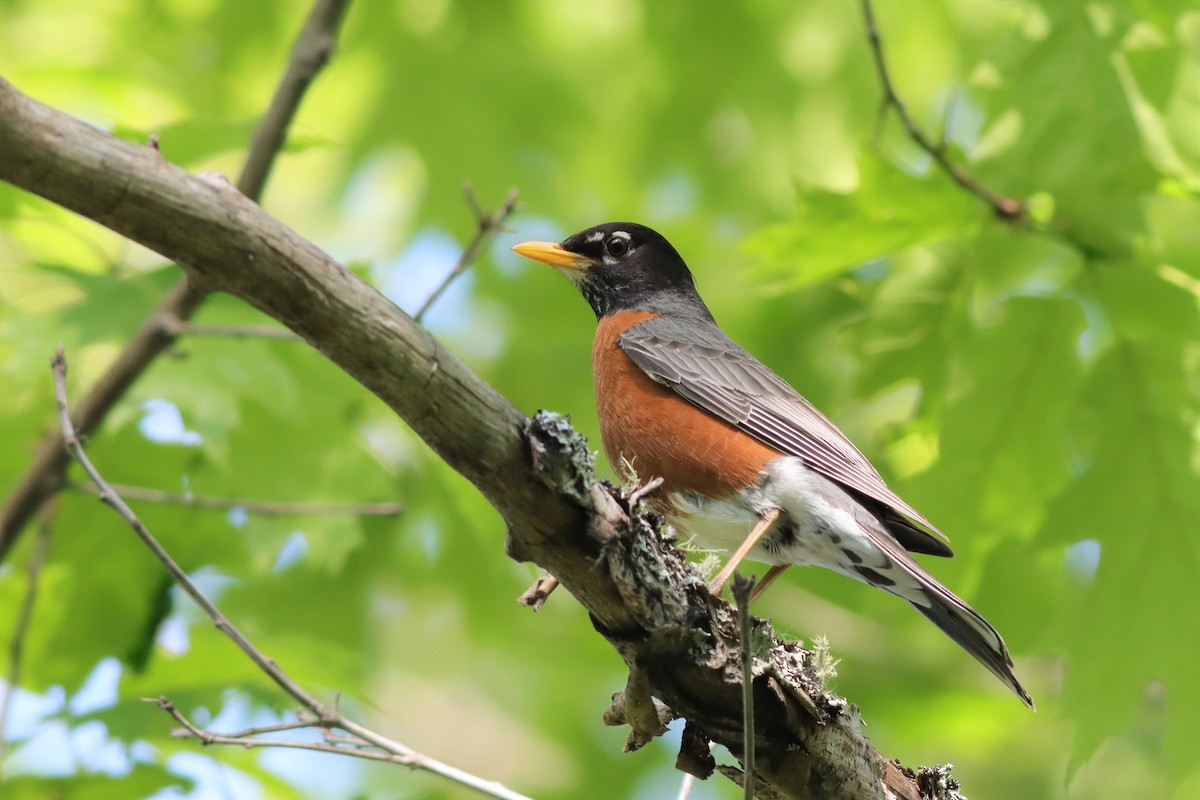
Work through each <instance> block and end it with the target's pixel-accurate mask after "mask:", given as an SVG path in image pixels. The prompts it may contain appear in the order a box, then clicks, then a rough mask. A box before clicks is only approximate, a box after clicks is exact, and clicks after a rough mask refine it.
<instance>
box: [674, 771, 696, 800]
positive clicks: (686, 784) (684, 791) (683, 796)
mask: <svg viewBox="0 0 1200 800" xmlns="http://www.w3.org/2000/svg"><path fill="white" fill-rule="evenodd" d="M695 785H696V776H695V775H692V774H691V773H689V772H685V773H683V780H681V781H680V782H679V794H677V795H675V800H687V798H688V795H690V794H691V793H692V787H694V786H695Z"/></svg>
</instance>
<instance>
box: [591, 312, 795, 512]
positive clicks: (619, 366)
mask: <svg viewBox="0 0 1200 800" xmlns="http://www.w3.org/2000/svg"><path fill="white" fill-rule="evenodd" d="M654 316H656V315H655V314H654V313H652V312H649V311H621V312H618V313H616V314H611V315H609V316H606V317H604V318H603V319H601V320H600V324H599V326H598V327H597V329H596V340H595V342H594V344H593V345H592V370H593V373H594V377H595V381H596V406H597V410H598V411H599V415H600V434H601V436H602V437H603V439H604V451H605V453H607V454H608V460H609V462H610V463H611V464H612V465H613V469H614V470H616V471H617V472H618V474H620V473H621V472H622V467H621V466H620V465H621V460H622V459H624V460H625V461H628V462H629V463H630V464H632V466H633V470H634V472H635V473H636V474H637V476H638V479H639V480H640V481H641V482H643V483H645V482H646V481H648V480H650V479H652V478H662V479H663V481H664V487H663V488H664V493H663V494H664V495H665V496H669V494H670V492H672V491H678V490H683V489H690V490H693V491H696V492H700V493H702V494H704V495H706V496H708V497H726V496H728V495H730V494H733V493H734V492H736V491H738V490H739V489H743V488H745V487H747V486H750V485H752V484H753V483H755V482H756V481H757V480H758V476H759V473H760V472H761V471H762V469H763V467H764V466H765V465H766V464H767V462H768V461H770V460H771V459H773V458H776V457H777V456H779V453H778V452H776V451H775V450H772V449H771V448H769V447H767V446H766V445H764V444H762V443H761V442H759V441H757V440H756V439H753V438H751V437H750V436H748V435H746V434H744V433H742V432H741V431H739V430H738V429H737V428H735V427H733V426H732V425H730V424H729V423H727V422H724V421H723V420H720V419H718V418H716V417H714V416H712V415H711V414H708V413H707V412H704V411H702V410H700V409H699V408H697V407H695V406H693V405H692V404H691V403H689V402H688V401H686V400H684V399H683V398H682V397H680V396H679V395H677V394H675V392H673V391H672V390H671V389H669V388H667V387H665V386H663V385H661V384H658V383H655V382H654V381H652V380H651V379H650V378H649V376H647V375H646V373H644V372H642V370H641V369H640V368H639V367H638V366H637V365H636V364H634V363H633V362H632V361H630V360H629V357H628V356H627V355H625V353H624V352H622V351H621V348H620V347H618V346H617V339H618V338H620V336H621V334H622V333H624V332H625V331H626V330H627V329H628V328H629V327H630V326H632V325H635V324H637V323H638V322H642V321H643V320H647V319H650V318H652V317H654ZM622 477H624V476H622Z"/></svg>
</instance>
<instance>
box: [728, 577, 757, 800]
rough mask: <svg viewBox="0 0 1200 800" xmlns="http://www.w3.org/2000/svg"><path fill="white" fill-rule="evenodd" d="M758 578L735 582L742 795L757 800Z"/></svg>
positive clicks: (748, 799)
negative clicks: (754, 637)
mask: <svg viewBox="0 0 1200 800" xmlns="http://www.w3.org/2000/svg"><path fill="white" fill-rule="evenodd" d="M754 583H755V579H754V578H753V577H749V578H747V577H743V576H742V575H737V576H735V577H734V579H733V599H734V600H735V601H737V615H738V630H739V631H740V634H741V640H742V647H741V656H742V731H743V736H744V737H745V739H744V741H743V746H742V796H743V797H744V798H745V800H754V772H755V767H754V650H753V646H752V645H751V642H750V632H751V631H750V596H751V595H752V594H753V593H754Z"/></svg>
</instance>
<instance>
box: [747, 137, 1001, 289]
mask: <svg viewBox="0 0 1200 800" xmlns="http://www.w3.org/2000/svg"><path fill="white" fill-rule="evenodd" d="M858 166H859V175H858V177H859V180H858V185H857V186H856V187H855V189H854V191H853V192H834V191H828V190H821V189H811V190H808V191H805V192H803V193H801V195H800V197H799V209H798V218H797V219H796V220H795V221H794V222H787V223H782V224H779V225H773V226H770V227H768V228H765V229H763V230H761V231H759V232H758V233H756V234H754V235H753V236H752V237H751V238H750V239H749V240H748V242H747V244H746V249H747V250H749V251H750V252H751V253H753V254H755V255H757V256H758V257H759V258H760V259H761V260H762V261H763V266H762V267H761V268H760V269H761V271H762V273H763V274H765V275H770V276H772V277H775V278H777V279H778V280H779V282H780V283H781V284H782V285H784V286H787V287H788V288H791V289H796V288H800V287H802V286H805V285H808V284H812V283H816V282H818V281H821V280H825V279H827V278H829V277H831V276H833V275H837V274H839V273H841V272H845V271H846V270H849V269H851V268H853V267H856V266H858V265H860V264H863V263H866V262H868V261H872V260H874V259H878V258H882V257H883V256H885V255H888V254H891V253H896V252H902V251H904V250H907V249H909V248H912V247H916V246H919V245H926V244H931V243H934V242H937V241H941V240H943V239H946V238H949V237H951V236H953V235H955V234H958V233H961V232H963V230H964V229H966V228H970V227H971V226H973V225H976V224H978V221H979V220H980V218H981V212H980V209H979V207H978V205H977V204H976V203H975V202H973V201H972V200H971V198H970V197H968V196H967V195H965V194H964V193H963V192H962V191H961V190H960V189H958V188H957V187H955V186H954V185H953V183H951V181H950V180H949V178H947V177H946V176H945V175H943V174H942V173H940V172H937V171H931V172H930V174H928V175H925V176H920V177H918V176H914V175H909V174H907V173H905V172H903V171H902V170H900V169H897V168H896V167H894V166H892V165H889V164H884V163H882V162H880V161H879V160H878V159H877V158H874V157H871V156H863V157H862V158H860V159H859V162H858Z"/></svg>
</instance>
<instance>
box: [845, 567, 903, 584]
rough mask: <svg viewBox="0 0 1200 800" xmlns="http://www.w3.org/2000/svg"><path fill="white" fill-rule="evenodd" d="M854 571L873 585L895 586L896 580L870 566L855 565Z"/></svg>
mask: <svg viewBox="0 0 1200 800" xmlns="http://www.w3.org/2000/svg"><path fill="white" fill-rule="evenodd" d="M854 569H855V571H856V572H858V574H859V575H862V576H863V577H864V578H866V579H867V580H868V581H870V582H871V583H872V584H873V585H875V586H895V585H896V582H895V581H894V580H892V579H891V578H889V577H887V576H886V575H880V574H879V573H878V572H876V571H875V570H873V569H871V568H870V567H860V566H855V567H854Z"/></svg>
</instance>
